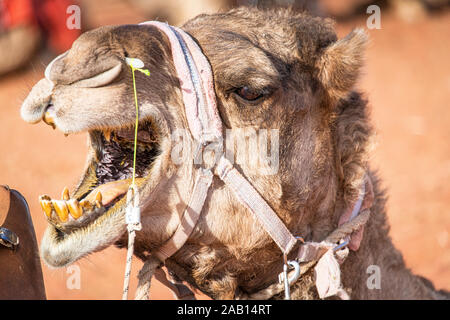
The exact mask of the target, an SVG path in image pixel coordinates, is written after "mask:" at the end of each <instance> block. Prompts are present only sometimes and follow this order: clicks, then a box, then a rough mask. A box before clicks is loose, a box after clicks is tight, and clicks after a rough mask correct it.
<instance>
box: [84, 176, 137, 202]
mask: <svg viewBox="0 0 450 320" xmlns="http://www.w3.org/2000/svg"><path fill="white" fill-rule="evenodd" d="M130 184H131V179H125V180H118V181H111V182H108V183H105V184H102V185H100V186H98V187H97V188H95V189H94V190H92V191H91V192H90V193H89V194H88V195H87V196H86V197H85V198H84V199H85V200H88V201H90V202H95V200H96V197H97V194H98V193H99V192H100V193H101V194H102V205H103V206H107V205H108V204H109V203H111V202H112V201H113V200H114V199H116V198H117V197H118V196H121V195H123V194H125V193H127V191H128V187H129V185H130Z"/></svg>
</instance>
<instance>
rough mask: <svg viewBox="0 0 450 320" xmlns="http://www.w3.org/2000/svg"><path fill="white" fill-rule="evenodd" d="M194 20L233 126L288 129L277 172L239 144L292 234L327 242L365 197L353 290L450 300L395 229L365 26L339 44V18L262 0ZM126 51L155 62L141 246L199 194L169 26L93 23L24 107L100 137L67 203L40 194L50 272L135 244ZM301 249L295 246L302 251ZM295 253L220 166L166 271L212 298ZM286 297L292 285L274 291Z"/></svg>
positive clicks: (296, 289)
mask: <svg viewBox="0 0 450 320" xmlns="http://www.w3.org/2000/svg"><path fill="white" fill-rule="evenodd" d="M182 29H183V30H184V31H185V32H186V33H187V34H189V35H190V36H191V37H192V38H193V39H195V41H196V42H197V43H198V45H199V47H200V48H201V51H202V52H203V54H204V55H205V56H206V57H207V60H208V62H209V64H210V65H211V69H212V74H213V82H214V93H215V98H216V101H217V110H218V116H219V118H220V122H221V124H222V126H223V127H222V130H223V131H230V130H231V131H232V130H233V129H242V128H250V129H253V130H262V129H267V130H268V131H270V130H272V129H275V130H276V132H277V137H276V138H272V136H270V140H271V141H272V139H274V141H278V142H279V146H278V148H277V150H275V151H277V153H276V154H277V155H278V162H277V166H276V167H275V170H272V171H270V170H269V172H267V171H264V173H262V172H261V171H259V170H258V168H259V167H258V166H256V170H255V165H254V161H244V160H242V159H240V158H239V157H240V156H239V155H238V153H236V157H238V159H236V164H235V168H236V170H237V171H238V172H239V173H240V174H241V175H242V176H243V177H245V179H247V181H248V182H250V184H251V185H252V186H253V188H254V189H255V190H256V191H257V193H258V194H259V195H261V197H262V198H263V199H264V201H265V202H266V203H267V204H268V205H269V206H270V208H271V209H273V211H274V212H275V213H276V215H277V217H278V218H279V219H280V220H281V221H282V223H283V224H284V225H285V226H286V228H287V229H288V230H289V231H290V232H291V234H292V235H295V236H298V237H301V238H302V239H303V241H304V242H305V243H311V242H319V243H320V242H321V241H322V240H323V239H325V238H326V237H327V236H328V235H329V234H330V233H332V232H333V230H336V228H337V227H338V226H339V225H340V220H341V219H342V217H343V214H342V212H348V209H349V208H350V209H351V208H352V207H353V206H354V204H355V202H356V201H357V199H358V198H360V197H361V195H362V194H364V201H363V203H362V207H361V208H363V207H364V206H366V207H367V208H369V207H370V217H369V219H368V220H367V222H366V223H365V225H364V226H363V227H360V228H359V229H358V230H355V231H354V232H353V233H352V235H351V240H350V243H349V244H348V247H349V248H350V249H351V250H350V251H349V252H348V256H347V258H346V260H345V261H344V262H343V263H342V264H341V265H340V269H341V281H342V287H343V289H345V291H346V292H347V293H348V296H349V297H350V298H351V299H440V298H447V297H448V293H446V292H444V291H437V290H436V289H435V288H434V287H433V285H432V284H431V282H430V281H428V280H426V279H424V278H422V277H420V276H416V275H414V274H412V272H411V271H410V270H409V269H408V268H407V267H406V266H405V263H404V261H403V258H402V255H401V253H400V252H399V251H398V250H397V249H396V248H395V247H394V245H393V244H392V241H391V239H390V236H389V226H388V223H387V221H386V213H385V203H386V195H385V191H384V190H383V188H382V187H381V181H380V180H379V178H378V177H377V174H376V172H374V171H373V170H371V168H370V165H369V161H368V159H369V153H370V150H371V141H372V140H371V137H372V135H373V129H372V125H371V123H370V118H369V114H368V113H369V111H368V102H367V100H366V99H365V98H364V95H363V93H361V92H358V91H356V90H355V89H354V85H355V83H356V82H357V80H358V74H359V70H360V68H361V66H362V65H363V60H364V50H365V47H366V44H367V41H368V37H367V35H366V33H365V32H364V31H363V30H362V29H356V30H354V31H352V32H351V33H350V34H348V35H347V36H346V37H344V38H342V39H339V40H338V39H337V36H336V33H335V31H334V26H333V21H331V20H329V19H323V18H319V17H312V16H310V15H308V14H306V13H294V12H293V11H291V10H289V9H278V10H258V9H255V8H237V9H233V10H231V11H228V12H225V13H217V14H208V15H199V16H197V17H196V18H193V19H192V20H190V21H188V22H187V23H186V24H184V25H183V27H182ZM127 58H138V59H140V60H141V61H142V62H143V65H144V66H145V68H146V69H148V70H150V76H146V75H144V74H143V73H141V72H136V86H137V97H138V100H139V104H140V106H139V126H138V128H139V131H138V134H137V141H138V143H137V145H138V148H137V165H136V183H137V186H138V189H139V193H140V198H141V225H142V229H141V231H138V232H137V233H136V239H135V247H134V254H135V255H136V256H137V257H139V258H140V259H142V260H144V261H145V260H146V259H148V258H149V256H152V254H153V253H154V252H157V251H158V249H159V248H160V247H161V246H162V245H163V244H165V243H167V242H168V241H169V240H170V239H171V237H172V235H173V234H174V233H175V232H176V230H177V227H178V226H179V224H180V222H181V221H182V219H183V218H182V217H183V212H184V211H185V209H186V208H187V204H188V203H189V199H190V196H191V193H192V189H193V188H194V181H193V180H194V179H193V172H194V171H195V170H197V169H196V164H195V163H194V162H193V161H192V159H194V158H195V157H196V154H195V152H196V150H195V148H183V151H186V150H187V151H186V152H184V153H183V157H184V158H182V159H181V161H179V160H180V159H179V158H176V157H173V154H174V153H177V152H175V151H176V150H175V147H176V146H179V144H177V143H176V141H175V140H174V138H173V137H174V136H177V134H176V133H177V132H179V131H180V130H181V131H182V132H187V133H186V134H184V133H183V134H181V135H182V137H183V146H185V145H187V146H190V145H195V143H194V141H193V140H194V139H193V137H192V135H191V134H189V130H188V128H189V119H188V118H189V116H190V115H189V114H187V112H186V111H185V105H184V100H183V93H184V91H182V89H181V88H182V86H183V85H184V84H183V83H182V82H183V81H180V79H179V77H178V75H177V71H176V68H175V65H174V60H173V58H174V57H173V53H172V51H171V43H170V42H169V39H168V36H167V35H166V34H165V33H164V32H162V31H161V30H160V29H158V28H157V27H155V26H154V25H151V24H141V25H122V26H106V27H101V28H99V29H95V30H92V31H89V32H86V33H84V34H82V35H81V36H80V37H79V38H78V39H77V40H76V41H75V42H74V43H73V46H72V48H71V49H70V50H69V51H68V52H66V53H65V54H63V55H61V56H60V57H58V58H57V59H55V60H54V61H53V62H52V63H51V65H49V66H48V67H47V69H46V77H45V78H43V79H42V80H40V81H39V82H38V83H37V84H36V85H35V86H34V87H33V89H32V90H31V92H30V94H29V95H28V97H27V98H26V99H25V101H24V102H23V105H22V107H21V116H22V118H23V119H24V120H25V121H27V122H30V123H37V122H40V121H41V120H42V121H44V122H46V123H47V124H49V125H51V126H52V127H54V128H57V129H59V130H61V131H63V132H64V133H65V134H72V133H77V132H88V140H89V146H90V151H89V152H88V156H87V162H86V170H85V172H84V174H83V175H82V177H81V179H80V182H79V184H78V185H77V186H76V187H75V188H74V189H73V190H72V191H71V192H70V191H69V190H68V189H67V188H64V190H63V192H62V199H51V197H49V196H47V195H43V196H41V198H40V203H41V206H42V209H43V211H44V213H45V217H46V218H47V220H48V222H49V224H48V228H47V230H46V232H45V234H44V237H43V239H42V242H41V256H42V258H43V259H44V261H45V262H46V264H47V265H49V266H51V267H64V266H67V265H70V264H71V263H73V262H75V261H77V260H79V259H81V258H83V257H85V256H87V255H88V254H91V253H93V252H96V251H100V250H102V249H104V248H106V247H108V246H111V245H115V246H118V247H120V248H123V247H126V245H127V240H128V236H127V226H126V224H125V219H124V215H125V206H126V200H125V194H126V193H127V188H128V186H129V184H130V180H131V175H132V156H133V139H134V123H135V117H136V113H135V107H134V100H133V85H132V73H131V71H130V68H129V66H128V65H127V64H126V61H127ZM183 90H184V89H183ZM183 130H184V131H183ZM258 132H259V131H258ZM239 139H246V138H243V137H241V136H239V135H238V144H240V143H244V140H239ZM227 143H228V142H227ZM226 147H227V148H228V149H229V148H231V147H230V146H229V145H226ZM273 149H274V148H273V147H271V150H270V152H272V151H274V150H273ZM253 155H254V153H253V152H251V154H250V155H247V156H248V157H249V158H250V160H252V157H253ZM241 156H242V155H241ZM177 160H178V161H177ZM241 160H242V161H241ZM247 160H248V159H247ZM208 161H209V162H208ZM211 161H212V160H211V159H209V160H205V162H207V163H210V162H211ZM363 185H364V186H367V187H366V188H365V192H363V193H362V192H361V188H362V186H363ZM366 195H367V196H366ZM366 200H367V201H366ZM366 202H367V203H366ZM344 244H345V243H344ZM302 246H303V244H302V242H301V241H299V242H298V243H296V244H295V246H294V248H296V249H295V250H293V251H291V253H290V254H289V259H291V258H292V254H295V251H296V250H297V249H298V248H301V247H302ZM283 259H284V257H283V254H282V252H281V251H280V249H279V248H278V247H277V244H275V243H274V241H273V239H272V238H271V236H269V235H268V233H267V232H266V230H265V229H264V228H263V226H262V225H261V223H260V221H258V220H256V219H255V217H254V215H253V214H252V212H251V210H249V208H248V207H246V206H244V205H242V203H241V202H240V201H239V199H238V198H237V197H236V195H235V193H233V191H232V190H231V189H230V188H229V187H228V185H226V184H224V182H223V181H222V180H221V179H219V178H218V177H217V176H216V175H215V176H214V177H213V178H212V181H211V187H210V188H209V189H208V192H207V194H206V199H205V202H204V205H203V207H202V209H201V212H200V217H199V219H198V221H197V223H196V225H195V228H193V230H192V233H191V234H190V235H189V237H188V239H187V241H186V242H185V243H184V244H183V245H182V246H181V248H179V249H178V250H177V251H176V252H175V253H174V254H173V255H171V256H170V257H168V258H167V260H166V261H165V265H166V267H167V268H168V270H169V271H170V272H171V273H172V274H173V276H174V278H175V279H178V280H182V281H185V282H186V283H188V284H189V285H190V286H191V287H193V288H196V289H198V290H200V291H201V292H203V293H205V294H206V295H208V296H210V297H211V298H214V299H234V298H238V297H242V296H243V295H244V296H245V295H247V296H249V295H251V294H253V293H256V292H259V291H260V290H263V289H264V288H267V287H268V286H270V285H272V284H274V283H276V282H277V281H278V274H279V273H280V272H281V271H282V270H283ZM371 266H376V267H377V268H378V270H379V271H380V272H379V275H380V277H379V282H380V283H379V286H377V287H376V288H373V287H371V286H369V285H368V277H369V276H370V274H369V273H368V270H370V267H371ZM368 268H369V269H368ZM315 282H316V279H315V274H314V272H313V270H312V269H310V270H309V271H308V272H306V273H304V274H302V276H301V277H300V278H299V280H298V281H296V282H295V283H293V284H292V285H291V287H290V293H291V298H293V299H317V298H319V297H320V296H319V295H318V292H317V289H316V285H315ZM282 297H283V293H282V292H279V293H276V294H274V295H273V296H271V297H270V298H273V299H278V298H282Z"/></svg>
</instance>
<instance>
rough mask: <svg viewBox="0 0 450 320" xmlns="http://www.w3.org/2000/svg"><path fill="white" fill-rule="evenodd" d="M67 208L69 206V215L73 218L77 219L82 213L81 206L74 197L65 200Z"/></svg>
mask: <svg viewBox="0 0 450 320" xmlns="http://www.w3.org/2000/svg"><path fill="white" fill-rule="evenodd" d="M67 208H69V212H70V215H71V216H72V217H74V218H75V219H78V218H79V217H81V216H82V215H83V208H81V206H80V204H79V203H78V201H77V200H76V199H71V200H69V201H67Z"/></svg>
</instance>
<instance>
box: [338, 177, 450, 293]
mask: <svg viewBox="0 0 450 320" xmlns="http://www.w3.org/2000/svg"><path fill="white" fill-rule="evenodd" d="M372 179H373V181H374V193H375V202H374V204H373V207H372V209H371V212H372V213H371V217H370V219H369V221H368V223H367V225H366V227H365V230H364V238H363V240H362V242H361V247H360V248H359V250H358V251H356V252H350V254H349V256H348V258H347V260H346V261H345V262H344V263H343V265H342V267H341V273H342V282H343V284H344V288H346V289H349V290H348V291H349V294H350V297H351V298H352V299H439V298H441V299H442V298H445V297H444V296H443V294H445V293H443V292H441V293H438V292H436V290H435V289H434V287H433V285H432V284H431V282H429V281H428V280H426V279H424V278H422V277H420V276H416V275H414V274H412V273H411V271H410V270H409V269H408V268H407V267H406V266H405V263H404V260H403V256H402V254H401V253H400V252H399V251H398V250H397V249H396V248H395V247H394V245H393V243H392V241H391V238H390V236H389V233H388V232H389V228H388V224H387V221H386V212H385V202H386V201H385V196H384V194H383V192H381V191H380V188H379V186H378V181H377V179H376V177H373V178H372ZM448 297H450V296H448Z"/></svg>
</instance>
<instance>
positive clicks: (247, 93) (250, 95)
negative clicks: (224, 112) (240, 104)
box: [235, 86, 263, 101]
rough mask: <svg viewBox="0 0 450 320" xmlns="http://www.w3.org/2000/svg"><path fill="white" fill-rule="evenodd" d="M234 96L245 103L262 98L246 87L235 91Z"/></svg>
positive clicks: (257, 92) (259, 93) (260, 94)
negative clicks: (245, 101)
mask: <svg viewBox="0 0 450 320" xmlns="http://www.w3.org/2000/svg"><path fill="white" fill-rule="evenodd" d="M235 92H236V94H237V95H238V96H239V97H241V98H242V99H245V100H247V101H255V100H258V99H259V98H261V97H262V96H263V94H262V93H261V92H260V91H257V90H254V89H251V88H249V87H247V86H245V87H242V88H238V89H236V91H235Z"/></svg>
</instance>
